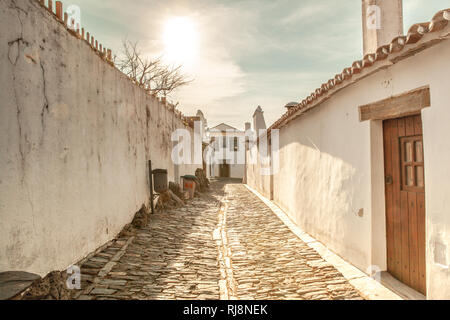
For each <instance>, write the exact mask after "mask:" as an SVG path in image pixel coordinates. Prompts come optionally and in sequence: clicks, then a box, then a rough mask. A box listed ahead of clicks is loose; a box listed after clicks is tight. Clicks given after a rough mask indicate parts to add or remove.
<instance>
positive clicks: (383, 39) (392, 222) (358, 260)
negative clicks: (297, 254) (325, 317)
mask: <svg viewBox="0 0 450 320" xmlns="http://www.w3.org/2000/svg"><path fill="white" fill-rule="evenodd" d="M369 4H370V5H374V4H376V5H378V8H379V10H376V12H375V14H374V15H371V17H375V19H379V21H378V22H379V23H381V25H382V28H380V29H377V28H373V27H372V23H373V22H374V21H372V20H370V21H367V20H368V19H366V14H370V12H369V11H370V10H367V9H368V5H369ZM372 8H373V7H372ZM363 9H364V11H363V21H364V24H363V26H364V32H363V34H364V56H363V58H362V59H361V60H358V61H355V62H354V63H353V64H352V65H351V66H349V67H348V68H346V69H344V70H343V72H342V73H340V74H338V75H336V76H333V77H332V78H331V79H330V80H328V81H326V82H325V83H324V84H323V85H322V86H321V87H320V88H318V89H316V90H315V91H314V92H313V93H312V94H311V95H310V96H308V97H307V98H305V99H304V100H303V101H301V102H300V103H299V104H298V105H297V106H295V107H292V106H290V105H289V108H288V111H287V112H286V113H285V114H284V115H283V116H282V117H281V118H280V119H279V120H278V121H276V122H275V123H274V124H273V125H272V126H271V127H270V128H269V132H272V131H273V130H275V129H277V130H279V143H280V147H279V168H276V170H275V172H274V173H273V175H271V176H269V177H267V176H262V175H261V174H260V173H259V172H260V170H259V169H260V168H259V167H260V165H259V164H255V165H250V164H249V165H248V166H247V168H246V172H247V176H246V181H247V183H248V184H249V185H250V186H252V187H254V188H256V189H258V190H259V191H260V192H261V193H263V194H264V195H266V196H267V197H269V198H271V199H272V200H273V201H274V202H275V203H276V204H277V205H278V206H280V207H281V208H282V209H283V210H284V211H285V212H286V213H287V214H288V215H289V216H290V218H291V219H292V221H293V222H295V223H296V224H297V225H298V226H299V227H300V228H302V229H303V230H304V231H306V232H307V233H309V234H311V235H312V236H313V237H315V238H316V239H318V240H319V241H321V242H322V243H324V244H325V245H326V246H327V247H328V248H329V249H330V250H332V251H334V252H335V253H337V254H338V255H340V256H341V257H342V258H344V259H345V260H347V261H348V262H350V263H352V264H353V265H355V266H356V267H358V268H359V269H360V270H362V271H363V272H366V273H368V272H369V270H370V268H375V269H376V268H379V269H380V270H382V271H383V273H382V275H384V276H386V277H389V275H391V276H393V277H395V278H396V279H397V280H398V281H400V282H402V283H403V284H406V285H407V286H409V287H411V288H413V289H414V290H416V291H417V292H420V293H421V294H422V295H424V296H426V298H428V299H450V214H449V208H450V170H449V167H448V164H449V163H450V129H449V123H450V105H449V104H450V90H449V88H450V77H449V74H450V59H449V57H450V41H449V39H450V24H449V20H450V9H446V10H443V11H440V12H438V13H437V14H436V15H435V16H434V17H433V18H432V20H431V21H430V22H427V23H420V24H415V25H413V26H412V27H411V28H410V29H409V30H408V32H407V34H406V35H402V33H403V27H402V25H403V21H402V2H401V1H400V0H392V1H386V0H383V1H381V0H376V1H371V0H364V1H363ZM371 19H373V18H371ZM375 25H377V21H375ZM388 39H389V40H388ZM330 54H332V53H330ZM269 140H270V138H269ZM398 281H397V282H398ZM400 287H401V285H398V286H397V288H400Z"/></svg>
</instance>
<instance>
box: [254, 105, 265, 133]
mask: <svg viewBox="0 0 450 320" xmlns="http://www.w3.org/2000/svg"><path fill="white" fill-rule="evenodd" d="M266 128H267V127H266V121H265V120H264V111H263V110H262V108H261V106H258V108H256V110H255V113H254V114H253V130H255V132H256V134H258V135H259V130H262V129H266Z"/></svg>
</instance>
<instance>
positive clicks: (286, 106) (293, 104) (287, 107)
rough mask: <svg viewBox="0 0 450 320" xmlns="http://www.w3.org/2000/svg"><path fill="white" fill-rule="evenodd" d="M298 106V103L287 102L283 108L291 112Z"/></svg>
mask: <svg viewBox="0 0 450 320" xmlns="http://www.w3.org/2000/svg"><path fill="white" fill-rule="evenodd" d="M296 106H298V102H289V103H287V104H286V105H285V106H284V107H285V108H286V109H288V110H291V109H292V108H295V107H296Z"/></svg>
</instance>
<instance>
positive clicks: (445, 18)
mask: <svg viewBox="0 0 450 320" xmlns="http://www.w3.org/2000/svg"><path fill="white" fill-rule="evenodd" d="M449 20H450V8H449V9H444V10H441V11H439V12H438V13H436V14H435V15H434V16H433V18H432V19H431V21H429V22H423V23H416V24H414V25H412V26H411V27H410V28H409V30H408V33H407V35H406V36H399V37H395V38H394V39H393V40H392V41H391V43H389V44H387V45H383V46H380V47H379V48H378V49H377V50H376V52H375V53H370V54H366V55H365V56H364V57H363V59H362V60H357V61H355V62H353V64H352V65H351V67H348V68H345V69H344V70H343V71H342V72H341V73H339V74H337V75H336V76H335V77H334V78H332V79H330V80H328V82H326V83H324V84H322V86H321V87H320V88H317V89H316V90H315V91H314V92H312V93H311V94H310V95H309V96H308V97H307V98H305V99H304V100H303V101H302V102H300V103H299V104H298V105H297V106H296V107H292V108H290V109H289V110H288V111H287V112H286V113H284V114H283V115H282V116H281V118H279V119H278V120H277V121H276V122H275V123H274V124H272V125H271V126H270V128H269V131H270V130H271V129H277V128H279V127H280V126H281V125H282V124H284V123H286V122H288V121H290V120H291V119H292V117H293V115H294V114H296V113H297V112H299V111H300V112H301V111H304V110H306V109H308V107H310V106H311V105H312V104H313V103H314V102H316V101H317V99H318V98H320V97H322V96H323V95H324V94H325V93H328V92H330V91H332V90H333V89H335V88H336V86H338V85H340V84H343V83H345V82H346V81H349V80H350V79H351V78H352V77H353V75H355V74H359V73H361V71H362V70H363V69H365V68H369V67H371V66H373V65H375V64H376V63H377V62H379V61H382V60H385V59H387V58H388V57H389V56H390V55H392V54H394V53H398V52H400V51H402V50H403V48H404V47H405V46H406V45H408V44H415V43H417V42H419V40H421V39H422V38H423V36H424V35H425V34H428V33H433V32H437V31H440V30H442V29H444V28H445V27H446V26H447V25H448V23H449Z"/></svg>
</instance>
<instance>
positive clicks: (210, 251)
mask: <svg viewBox="0 0 450 320" xmlns="http://www.w3.org/2000/svg"><path fill="white" fill-rule="evenodd" d="M81 273H82V290H78V291H77V292H76V294H74V296H73V298H74V299H81V300H91V299H96V300H104V299H108V300H111V299H183V300H190V299H199V300H208V299H219V298H222V299H224V298H225V299H360V297H359V295H358V294H357V293H356V291H355V290H354V289H353V287H352V286H351V285H350V284H348V283H347V282H346V280H345V279H344V278H343V277H342V275H340V274H339V273H338V272H337V271H336V270H335V269H334V268H333V267H332V266H331V265H329V264H327V263H326V262H325V261H324V260H323V259H321V257H320V256H319V255H318V254H317V253H316V252H315V251H314V250H313V249H311V248H309V247H308V246H306V244H305V243H303V242H302V241H301V240H300V239H298V238H297V237H296V236H295V235H294V234H292V233H291V232H290V231H289V229H288V228H287V227H285V226H284V224H283V223H282V222H281V221H280V220H279V219H278V218H277V217H276V216H275V215H274V214H273V213H272V212H271V211H270V209H269V208H268V207H267V206H265V205H264V203H263V202H262V201H261V200H259V199H258V198H257V197H256V196H255V195H253V194H252V193H251V192H249V191H248V190H247V188H246V187H245V186H244V185H242V184H234V183H225V182H215V183H213V184H212V191H211V192H210V193H208V194H204V195H203V196H202V197H201V198H196V199H194V200H192V201H191V202H190V203H189V205H188V206H186V207H185V208H177V209H172V210H169V211H166V212H162V213H157V214H155V215H152V216H151V219H150V223H149V225H148V226H147V227H145V228H143V229H140V230H138V231H137V233H136V234H135V235H134V236H128V237H121V238H119V239H117V240H116V241H114V242H112V243H111V244H110V245H109V246H107V247H106V248H104V249H100V250H98V251H97V252H96V253H95V254H93V255H92V256H91V257H90V258H88V259H87V261H85V262H84V263H83V264H82V266H81Z"/></svg>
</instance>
